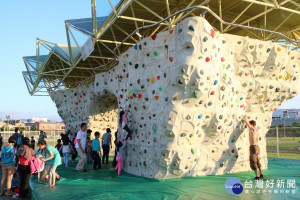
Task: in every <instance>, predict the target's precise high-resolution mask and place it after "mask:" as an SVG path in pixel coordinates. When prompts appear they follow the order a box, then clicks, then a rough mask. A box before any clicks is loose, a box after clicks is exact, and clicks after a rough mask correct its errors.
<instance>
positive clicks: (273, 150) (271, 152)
mask: <svg viewBox="0 0 300 200" xmlns="http://www.w3.org/2000/svg"><path fill="white" fill-rule="evenodd" d="M266 140H267V153H268V157H269V158H277V139H276V138H274V137H267V138H266ZM278 143H279V144H278V147H279V158H288V159H300V150H299V146H300V137H294V138H293V137H280V138H278Z"/></svg>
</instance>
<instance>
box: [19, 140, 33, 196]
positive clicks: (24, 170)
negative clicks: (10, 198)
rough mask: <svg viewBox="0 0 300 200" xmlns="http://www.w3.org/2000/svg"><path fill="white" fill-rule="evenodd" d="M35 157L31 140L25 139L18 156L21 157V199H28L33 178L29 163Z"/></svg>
mask: <svg viewBox="0 0 300 200" xmlns="http://www.w3.org/2000/svg"><path fill="white" fill-rule="evenodd" d="M34 155H35V152H34V150H33V149H31V148H30V140H29V138H28V137H25V138H23V140H22V145H21V146H20V148H19V149H18V151H17V156H18V157H19V167H18V170H19V175H20V194H19V195H20V196H19V197H20V199H27V196H28V194H29V181H30V177H31V174H30V167H29V162H30V161H31V159H32V157H33V156H34Z"/></svg>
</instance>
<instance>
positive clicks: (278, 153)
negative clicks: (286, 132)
mask: <svg viewBox="0 0 300 200" xmlns="http://www.w3.org/2000/svg"><path fill="white" fill-rule="evenodd" d="M276 141H277V158H279V146H278V127H277V126H276Z"/></svg>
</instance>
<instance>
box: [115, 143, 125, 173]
mask: <svg viewBox="0 0 300 200" xmlns="http://www.w3.org/2000/svg"><path fill="white" fill-rule="evenodd" d="M126 144H127V140H126V141H125V142H123V143H122V142H121V141H120V142H118V143H117V158H116V160H117V162H118V163H117V166H116V168H115V170H118V175H120V174H121V170H122V161H123V150H124V148H125V147H126Z"/></svg>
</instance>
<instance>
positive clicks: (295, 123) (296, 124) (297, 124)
mask: <svg viewBox="0 0 300 200" xmlns="http://www.w3.org/2000/svg"><path fill="white" fill-rule="evenodd" d="M292 126H295V127H298V126H300V123H299V122H294V123H293V125H292Z"/></svg>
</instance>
